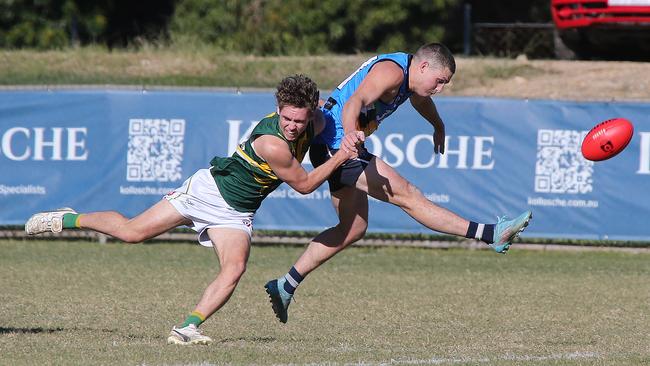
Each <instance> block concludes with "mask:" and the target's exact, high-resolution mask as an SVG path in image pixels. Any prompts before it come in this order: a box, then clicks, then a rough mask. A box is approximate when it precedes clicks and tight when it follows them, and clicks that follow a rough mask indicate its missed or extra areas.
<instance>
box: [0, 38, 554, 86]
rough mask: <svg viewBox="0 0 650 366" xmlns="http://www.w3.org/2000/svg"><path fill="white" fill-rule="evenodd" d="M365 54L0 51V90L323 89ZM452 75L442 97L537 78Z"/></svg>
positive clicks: (499, 69)
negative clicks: (301, 83)
mask: <svg viewBox="0 0 650 366" xmlns="http://www.w3.org/2000/svg"><path fill="white" fill-rule="evenodd" d="M370 56H371V55H370V54H359V55H322V56H278V57H258V56H248V55H233V54H223V53H222V52H219V51H216V50H213V49H210V48H208V47H196V48H191V47H176V48H171V47H167V48H165V47H144V48H142V49H140V50H113V51H107V50H105V49H102V48H97V47H89V48H79V49H68V50H61V51H33V50H14V51H8V50H4V51H0V64H2V67H1V68H0V85H36V86H52V85H104V84H112V85H135V86H144V87H151V86H172V87H235V88H236V87H246V88H249V87H258V88H274V87H275V86H276V85H277V83H278V82H279V81H280V80H281V79H282V78H283V77H285V76H287V75H290V74H295V73H304V74H307V75H309V76H310V77H311V78H312V79H313V80H314V81H316V83H318V85H319V87H320V88H321V90H324V91H329V90H330V89H332V88H333V87H335V86H336V85H338V84H339V83H340V82H341V81H342V80H344V79H345V78H346V77H347V76H348V75H349V74H350V73H352V72H353V71H354V70H356V69H357V67H359V65H360V64H361V63H363V62H364V61H365V60H366V59H368V58H369V57H370ZM457 62H458V70H457V73H456V74H457V75H456V76H455V77H454V79H453V84H452V86H450V87H448V88H446V91H445V95H455V94H458V93H461V92H462V91H463V90H464V89H466V88H470V87H475V86H477V85H489V84H491V83H493V82H495V81H497V80H502V79H503V78H510V77H515V76H521V77H530V76H536V75H540V74H543V73H544V72H545V70H542V69H540V68H538V67H536V66H532V65H528V64H526V65H522V64H520V63H518V62H517V61H515V60H505V59H489V58H486V59H483V58H472V59H467V58H458V59H457Z"/></svg>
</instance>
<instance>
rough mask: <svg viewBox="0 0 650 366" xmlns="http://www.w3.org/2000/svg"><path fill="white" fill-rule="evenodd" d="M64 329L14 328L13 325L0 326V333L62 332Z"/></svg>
mask: <svg viewBox="0 0 650 366" xmlns="http://www.w3.org/2000/svg"><path fill="white" fill-rule="evenodd" d="M63 331H65V329H63V328H60V327H57V328H41V327H37V328H14V327H0V334H9V333H23V334H26V333H29V334H39V333H56V332H63Z"/></svg>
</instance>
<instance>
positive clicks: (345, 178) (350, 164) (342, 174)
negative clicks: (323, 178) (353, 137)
mask: <svg viewBox="0 0 650 366" xmlns="http://www.w3.org/2000/svg"><path fill="white" fill-rule="evenodd" d="M358 149H359V157H358V158H356V159H353V160H348V161H346V162H345V163H343V165H341V166H340V167H338V168H337V169H336V170H335V171H334V173H332V175H330V177H329V178H328V179H327V183H329V186H330V192H336V191H338V190H339V189H341V188H343V187H345V186H348V187H354V186H355V185H356V184H357V180H358V179H359V176H360V175H361V173H363V171H364V169H366V167H367V166H368V164H369V163H370V161H371V160H372V158H374V157H375V156H374V155H373V154H371V153H369V152H368V150H366V148H365V147H363V146H361V147H359V148H358ZM337 151H338V149H330V148H329V147H328V146H327V145H324V144H313V145H311V147H310V148H309V159H310V160H311V163H312V164H313V165H314V167H319V166H321V165H323V164H324V163H325V162H326V161H327V160H329V158H331V157H332V155H334V154H336V152H337Z"/></svg>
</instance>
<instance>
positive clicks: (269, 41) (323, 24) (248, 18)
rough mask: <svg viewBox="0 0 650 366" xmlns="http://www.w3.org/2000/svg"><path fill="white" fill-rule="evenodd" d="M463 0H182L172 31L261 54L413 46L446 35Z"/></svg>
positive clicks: (183, 36)
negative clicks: (451, 17) (447, 24)
mask: <svg viewBox="0 0 650 366" xmlns="http://www.w3.org/2000/svg"><path fill="white" fill-rule="evenodd" d="M459 3H460V1H459V0H437V1H428V2H422V1H420V0H403V1H399V2H391V1H384V0H372V1H363V2H361V1H352V2H349V1H344V0H325V1H318V0H284V1H283V0H268V1H259V0H242V1H219V0H181V1H180V2H179V3H178V5H177V7H176V11H175V13H174V16H173V19H172V21H171V35H172V39H173V40H174V41H175V42H177V43H178V42H180V43H183V42H185V41H187V40H190V39H192V38H195V39H196V40H198V41H199V42H205V43H208V44H211V45H214V46H216V47H217V48H220V49H222V50H224V51H236V52H242V53H252V54H258V55H280V54H322V53H328V52H336V53H354V52H366V51H367V52H386V51H395V50H410V51H414V50H415V49H417V47H419V46H420V45H422V44H424V43H428V42H432V41H441V40H443V39H444V38H445V36H446V31H445V22H446V20H447V19H448V13H449V12H450V11H452V10H453V9H455V7H456V6H457V5H458V4H459Z"/></svg>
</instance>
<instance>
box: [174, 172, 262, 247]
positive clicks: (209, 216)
mask: <svg viewBox="0 0 650 366" xmlns="http://www.w3.org/2000/svg"><path fill="white" fill-rule="evenodd" d="M164 198H165V199H166V200H167V201H169V203H171V204H172V205H173V206H174V208H175V209H176V210H177V211H178V212H179V213H180V214H181V215H183V216H184V217H185V218H187V219H189V220H192V226H191V228H192V229H193V230H194V231H196V232H197V233H199V243H200V244H201V245H203V246H206V247H211V246H212V241H211V240H210V237H209V236H208V229H209V228H211V227H217V228H231V229H239V230H243V231H245V232H246V233H247V234H248V236H249V237H250V236H251V234H252V232H253V216H254V215H255V213H254V212H239V211H237V210H235V209H234V208H232V207H231V206H230V205H229V204H228V203H226V201H224V199H223V197H222V196H221V192H219V188H218V187H217V183H215V181H214V178H213V177H212V174H211V173H210V170H209V169H201V170H199V171H197V172H196V173H194V175H192V176H191V177H189V178H188V179H187V180H186V181H185V183H183V185H182V186H181V187H180V188H178V189H176V190H174V191H173V192H170V193H168V194H166V195H165V197H164Z"/></svg>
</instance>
